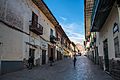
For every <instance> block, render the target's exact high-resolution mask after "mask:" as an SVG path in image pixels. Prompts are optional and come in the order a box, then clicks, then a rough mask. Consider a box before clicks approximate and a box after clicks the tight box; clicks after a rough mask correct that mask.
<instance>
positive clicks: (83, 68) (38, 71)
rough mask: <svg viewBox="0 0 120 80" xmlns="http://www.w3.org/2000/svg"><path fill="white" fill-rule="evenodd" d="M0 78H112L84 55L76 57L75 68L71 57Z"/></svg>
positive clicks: (41, 79) (35, 79)
mask: <svg viewBox="0 0 120 80" xmlns="http://www.w3.org/2000/svg"><path fill="white" fill-rule="evenodd" d="M0 80H114V79H112V78H111V77H110V76H109V75H108V74H106V73H105V72H104V71H102V70H101V69H99V67H98V66H97V65H94V64H93V63H92V62H91V61H90V60H89V59H87V58H86V57H84V56H80V57H77V65H76V68H74V67H73V62H72V59H65V60H62V61H58V62H55V63H54V65H53V66H52V67H50V66H49V65H48V64H47V65H43V66H40V67H36V68H34V69H32V70H27V69H26V70H22V71H18V72H13V73H9V74H6V75H3V76H1V77H0Z"/></svg>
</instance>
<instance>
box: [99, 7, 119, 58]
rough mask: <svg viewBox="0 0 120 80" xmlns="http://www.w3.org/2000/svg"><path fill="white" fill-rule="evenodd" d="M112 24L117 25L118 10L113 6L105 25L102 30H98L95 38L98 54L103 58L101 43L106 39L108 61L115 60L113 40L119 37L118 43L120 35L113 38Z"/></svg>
mask: <svg viewBox="0 0 120 80" xmlns="http://www.w3.org/2000/svg"><path fill="white" fill-rule="evenodd" d="M114 23H118V24H119V18H118V10H117V7H115V6H113V8H112V10H111V13H110V14H109V16H108V18H107V20H106V22H105V24H104V25H103V27H102V29H101V30H100V32H99V33H97V36H98V37H97V45H98V52H99V55H100V56H104V52H103V41H104V40H105V39H108V56H109V59H111V58H115V51H114V38H115V37H116V36H119V42H120V35H119V34H117V35H116V36H113V27H114ZM119 26H120V25H119ZM119 29H120V28H119Z"/></svg>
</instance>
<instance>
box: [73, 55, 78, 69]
mask: <svg viewBox="0 0 120 80" xmlns="http://www.w3.org/2000/svg"><path fill="white" fill-rule="evenodd" d="M76 61H77V59H76V55H74V56H73V64H74V68H75V66H76Z"/></svg>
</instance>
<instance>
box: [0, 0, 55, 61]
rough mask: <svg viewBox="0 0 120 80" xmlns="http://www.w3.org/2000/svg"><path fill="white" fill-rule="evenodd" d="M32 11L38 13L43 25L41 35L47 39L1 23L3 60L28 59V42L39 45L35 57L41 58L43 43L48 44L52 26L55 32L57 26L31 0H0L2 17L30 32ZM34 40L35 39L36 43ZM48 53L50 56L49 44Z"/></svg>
mask: <svg viewBox="0 0 120 80" xmlns="http://www.w3.org/2000/svg"><path fill="white" fill-rule="evenodd" d="M32 11H33V12H35V13H36V14H37V15H38V20H39V21H38V23H40V24H41V25H42V26H43V35H41V37H43V38H44V39H45V41H44V40H42V39H41V38H40V37H39V36H38V35H36V34H34V33H30V34H31V36H28V35H26V34H24V33H21V32H18V31H15V30H13V29H11V28H9V27H7V26H6V25H4V24H3V23H0V42H2V43H3V45H2V47H1V46H0V50H2V54H1V59H2V60H23V58H27V59H28V56H29V45H27V44H26V42H30V43H31V44H34V45H37V46H38V48H36V51H35V59H37V58H39V57H40V55H41V49H40V47H41V44H42V43H43V42H44V43H45V45H47V44H48V41H50V28H52V29H53V30H54V32H55V28H54V25H53V24H52V23H51V22H50V21H49V20H48V19H47V17H46V16H45V15H44V14H43V13H42V11H41V10H39V9H38V7H37V6H36V5H35V4H34V3H33V2H32V1H31V0H0V19H1V20H4V21H5V22H7V23H8V24H10V25H13V26H15V27H17V28H19V29H21V30H22V31H24V32H26V33H28V34H29V25H30V21H31V19H32ZM32 41H34V43H33V42H32ZM1 48H2V49H1ZM46 53H47V54H46V56H48V45H47V46H46Z"/></svg>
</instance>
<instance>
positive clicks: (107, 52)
mask: <svg viewBox="0 0 120 80" xmlns="http://www.w3.org/2000/svg"><path fill="white" fill-rule="evenodd" d="M119 27H120V1H119V0H109V1H108V0H104V1H103V0H95V1H94V6H93V13H92V16H91V29H90V31H91V32H92V33H91V35H90V37H89V42H90V44H91V46H93V47H90V50H89V51H88V55H89V56H91V59H93V61H94V62H95V63H97V64H99V65H100V67H101V68H102V69H103V70H105V71H106V72H108V73H109V74H111V75H112V76H113V77H114V78H115V79H117V80H119V79H120V70H119V69H120V47H119V46H120V32H119V31H120V28H119ZM93 33H94V34H95V36H94V37H92V36H93V35H94V34H93ZM91 39H93V41H92V40H91Z"/></svg>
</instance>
